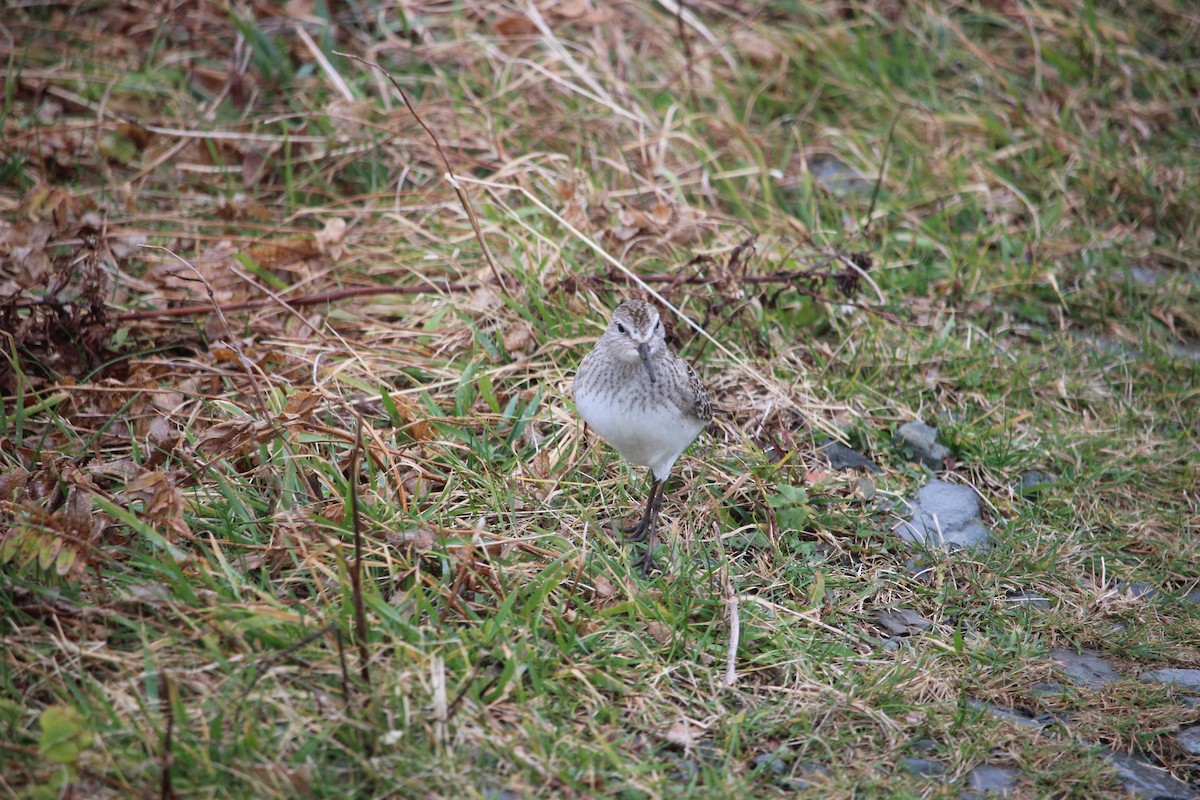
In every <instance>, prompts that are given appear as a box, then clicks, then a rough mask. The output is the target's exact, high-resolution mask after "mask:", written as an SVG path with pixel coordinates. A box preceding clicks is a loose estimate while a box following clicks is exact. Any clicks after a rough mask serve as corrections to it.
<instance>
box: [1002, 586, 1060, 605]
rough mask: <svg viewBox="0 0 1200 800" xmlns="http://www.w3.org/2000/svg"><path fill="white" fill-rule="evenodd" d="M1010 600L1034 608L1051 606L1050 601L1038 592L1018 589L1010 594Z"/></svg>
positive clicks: (1015, 603)
mask: <svg viewBox="0 0 1200 800" xmlns="http://www.w3.org/2000/svg"><path fill="white" fill-rule="evenodd" d="M1008 602H1010V603H1012V604H1014V605H1018V606H1033V607H1034V608H1049V607H1050V601H1049V600H1047V599H1046V598H1045V597H1043V596H1042V595H1040V594H1038V593H1037V592H1031V591H1028V590H1026V589H1018V590H1017V591H1015V592H1013V593H1012V594H1010V595H1009V596H1008Z"/></svg>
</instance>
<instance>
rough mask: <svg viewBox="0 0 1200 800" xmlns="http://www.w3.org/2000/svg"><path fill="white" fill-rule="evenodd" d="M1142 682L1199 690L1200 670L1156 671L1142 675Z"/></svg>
mask: <svg viewBox="0 0 1200 800" xmlns="http://www.w3.org/2000/svg"><path fill="white" fill-rule="evenodd" d="M1142 680H1144V681H1158V682H1159V683H1166V684H1170V685H1172V686H1179V687H1181V688H1183V689H1200V669H1156V670H1151V671H1150V672H1147V673H1145V674H1143V675H1142Z"/></svg>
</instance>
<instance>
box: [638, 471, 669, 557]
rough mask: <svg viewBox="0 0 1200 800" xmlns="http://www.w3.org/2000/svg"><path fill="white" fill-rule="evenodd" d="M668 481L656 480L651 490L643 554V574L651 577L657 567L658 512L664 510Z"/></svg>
mask: <svg viewBox="0 0 1200 800" xmlns="http://www.w3.org/2000/svg"><path fill="white" fill-rule="evenodd" d="M665 487H666V481H660V480H655V481H654V486H653V487H652V488H651V490H650V509H649V511H650V522H649V524H648V525H647V526H646V527H647V530H646V555H644V556H642V576H643V577H649V575H650V573H651V572H653V571H654V570H655V568H656V566H657V565H656V564H655V563H654V548H655V546H656V545H657V544H658V512H659V511H661V510H662V496H663V489H664V488H665Z"/></svg>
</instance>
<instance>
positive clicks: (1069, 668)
mask: <svg viewBox="0 0 1200 800" xmlns="http://www.w3.org/2000/svg"><path fill="white" fill-rule="evenodd" d="M1050 657H1051V658H1053V659H1054V660H1055V661H1058V662H1059V663H1061V664H1062V668H1061V669H1062V672H1063V674H1065V675H1066V676H1067V677H1068V678H1070V679H1071V683H1073V684H1075V685H1076V686H1087V687H1090V688H1093V689H1097V688H1099V687H1101V686H1106V685H1108V684H1110V683H1112V682H1113V681H1119V680H1120V679H1121V673H1119V672H1117V669H1116V667H1114V666H1113V665H1112V662H1110V661H1109V660H1108V659H1106V658H1104V656H1103V655H1102V654H1101V653H1099V652H1098V651H1096V650H1084V651H1083V652H1080V653H1076V652H1075V651H1073V650H1068V649H1067V648H1065V647H1056V648H1055V649H1053V650H1051V651H1050Z"/></svg>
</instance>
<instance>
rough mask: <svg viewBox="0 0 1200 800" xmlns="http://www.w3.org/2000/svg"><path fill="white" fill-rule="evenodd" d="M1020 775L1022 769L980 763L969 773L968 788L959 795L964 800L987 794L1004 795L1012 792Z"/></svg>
mask: <svg viewBox="0 0 1200 800" xmlns="http://www.w3.org/2000/svg"><path fill="white" fill-rule="evenodd" d="M1020 777H1021V771H1020V770H1017V769H1013V768H1012V767H996V766H992V765H991V764H980V765H979V766H978V767H976V768H975V769H973V770H971V771H970V772H968V773H967V788H966V790H965V791H963V792H962V794H961V795H959V796H960V797H962V798H964V800H968V798H977V797H984V796H986V795H999V796H1001V797H1003V796H1004V795H1007V794H1011V793H1012V790H1013V789H1014V788H1016V785H1017V781H1018V780H1019V779H1020Z"/></svg>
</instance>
